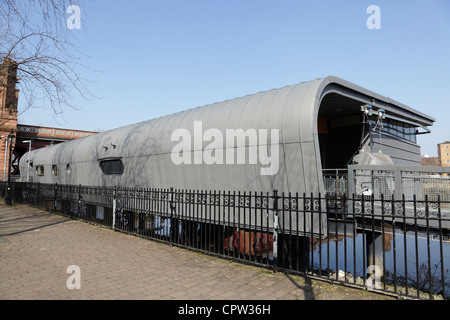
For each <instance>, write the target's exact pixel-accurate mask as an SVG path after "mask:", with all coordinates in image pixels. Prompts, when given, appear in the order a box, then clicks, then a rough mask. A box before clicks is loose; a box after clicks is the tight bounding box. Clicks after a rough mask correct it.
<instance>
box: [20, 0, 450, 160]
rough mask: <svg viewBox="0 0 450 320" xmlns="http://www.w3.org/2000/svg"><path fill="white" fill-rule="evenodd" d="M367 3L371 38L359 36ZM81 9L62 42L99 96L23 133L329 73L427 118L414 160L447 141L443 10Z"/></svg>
mask: <svg viewBox="0 0 450 320" xmlns="http://www.w3.org/2000/svg"><path fill="white" fill-rule="evenodd" d="M370 5H377V6H379V8H380V10H381V29H379V30H370V29H368V28H367V25H366V21H367V19H368V18H369V17H370V14H368V13H367V12H366V10H367V8H368V7H369V6H370ZM82 10H83V15H82V16H81V30H72V31H71V32H74V33H75V34H74V35H75V36H76V39H77V41H78V46H79V49H80V50H81V51H82V52H83V53H84V54H85V55H86V56H85V57H83V58H82V61H81V62H82V63H83V64H84V65H86V66H88V67H89V68H91V69H92V70H84V69H82V70H81V75H82V76H83V77H84V78H87V79H89V80H92V83H91V84H90V85H89V89H90V90H91V91H92V92H93V93H94V94H96V95H97V96H98V97H99V98H98V99H93V100H85V99H83V98H82V97H81V96H76V95H75V96H74V100H73V102H72V103H73V104H74V105H75V106H76V107H77V110H72V109H66V111H65V113H64V115H63V117H55V116H54V115H53V114H52V112H51V110H47V109H42V108H36V109H31V110H28V111H27V112H25V113H24V114H22V115H21V116H20V118H19V121H20V122H21V123H23V124H30V125H42V126H54V127H66V128H72V129H81V130H109V129H113V128H117V127H121V126H124V125H128V124H132V123H136V122H139V121H142V120H147V119H152V118H155V117H159V116H162V115H166V114H170V113H174V112H178V111H181V110H186V109H189V108H193V107H197V106H202V105H205V104H209V103H213V102H217V101H223V100H227V99H231V98H235V97H239V96H243V95H247V94H252V93H255V92H259V91H264V90H269V89H273V88H279V87H283V86H285V85H290V84H295V83H298V82H303V81H310V80H313V79H316V78H321V77H326V76H328V75H334V76H338V77H340V78H343V79H345V80H348V81H350V82H353V83H355V84H357V85H360V86H362V87H365V88H367V89H369V90H372V91H374V92H376V93H379V94H381V95H385V96H388V97H391V98H393V99H395V100H397V101H399V102H401V103H404V104H406V105H408V106H410V107H412V108H415V109H417V110H419V111H421V112H423V113H426V114H428V115H430V116H432V117H434V118H436V119H437V122H436V123H435V125H434V126H433V127H431V131H432V133H431V134H428V135H424V136H420V137H419V139H418V142H419V144H420V145H421V146H422V154H429V155H432V156H433V155H437V147H436V145H437V144H438V143H440V142H443V141H446V140H450V129H449V127H450V99H449V98H448V96H449V93H450V2H449V1H448V0H430V1H412V0H410V1H400V0H396V1H381V0H371V1H364V0H346V1H336V0H330V1H325V0H322V1H320V0H319V1H300V0H296V1H294V0H277V1H275V0H272V1H269V0H227V1H223V0H222V1H221V0H161V1H155V0H150V1H149V0H147V1H144V0H133V1H120V2H119V1H106V0H97V1H96V0H86V1H85V2H84V4H83V8H82ZM68 17H69V14H67V16H65V17H62V19H64V20H65V19H67V18H68ZM37 107H39V106H37ZM19 109H20V104H19Z"/></svg>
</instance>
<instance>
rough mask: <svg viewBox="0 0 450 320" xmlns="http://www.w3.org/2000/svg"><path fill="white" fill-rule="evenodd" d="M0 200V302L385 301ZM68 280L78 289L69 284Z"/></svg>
mask: <svg viewBox="0 0 450 320" xmlns="http://www.w3.org/2000/svg"><path fill="white" fill-rule="evenodd" d="M0 201H1V203H0V299H3V300H5V299H19V300H23V299H27V300H34V299H42V300H46V299H52V300H71V299H77V300H78V299H89V300H91V299H97V300H98V299H133V300H134V299H136V300H140V299H152V300H156V299H161V300H194V299H195V300H229V299H232V300H250V299H251V300H265V299H271V300H292V299H301V300H311V299H317V300H329V299H352V300H355V299H366V300H370V299H372V300H373V299H377V300H378V299H381V300H384V299H391V297H388V296H385V295H378V294H374V293H369V292H365V291H363V290H358V289H353V288H348V287H344V286H337V285H331V284H329V283H327V282H322V281H312V280H309V279H304V278H302V277H296V276H288V275H285V274H282V273H273V272H272V271H270V270H267V269H263V268H258V267H254V266H248V265H244V264H239V263H236V262H230V261H227V260H224V259H220V258H216V257H211V256H207V255H203V254H200V253H196V252H192V251H189V250H186V249H182V248H177V247H170V246H169V245H166V244H161V243H157V242H154V241H150V240H145V239H141V238H139V237H135V236H132V235H127V234H123V233H120V232H115V231H113V230H110V229H106V228H102V227H98V226H94V225H91V224H87V223H84V222H80V221H75V220H71V219H68V218H65V217H62V216H59V215H56V214H52V213H49V212H45V211H42V210H39V209H36V208H31V207H27V206H23V205H13V206H10V207H8V206H5V205H4V204H3V199H0ZM70 266H77V267H78V268H79V269H78V271H77V270H76V269H70V268H69V267H70ZM68 268H69V273H68V272H67V271H68ZM78 275H79V277H77V276H78ZM69 278H70V279H69ZM68 280H69V281H68ZM78 280H79V281H78ZM76 284H80V289H76V288H74V289H69V287H73V286H75V285H76Z"/></svg>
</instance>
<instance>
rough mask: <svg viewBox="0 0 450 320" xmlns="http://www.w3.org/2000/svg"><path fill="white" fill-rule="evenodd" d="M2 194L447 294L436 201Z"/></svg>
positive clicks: (315, 270) (223, 251) (168, 192)
mask: <svg viewBox="0 0 450 320" xmlns="http://www.w3.org/2000/svg"><path fill="white" fill-rule="evenodd" d="M0 186H1V187H0V192H1V193H2V194H1V195H2V196H3V195H4V192H5V188H6V184H5V183H3V184H1V185H0ZM11 193H12V197H13V202H15V203H24V204H29V205H32V206H36V207H39V208H42V209H46V210H50V211H52V212H56V213H59V214H62V215H65V216H68V217H72V218H75V219H80V220H83V221H87V222H90V223H95V224H99V225H103V226H106V227H109V228H113V229H114V230H118V231H121V232H126V233H130V234H134V235H138V236H141V237H144V238H149V239H153V240H157V241H160V242H164V243H167V244H170V245H176V246H180V247H185V248H189V249H194V250H198V251H200V252H204V253H207V254H211V255H217V256H220V257H222V258H227V259H233V260H236V261H241V262H245V263H250V264H255V265H258V266H263V267H266V268H271V269H274V270H280V271H283V272H287V273H295V274H300V275H303V276H306V277H312V278H318V279H322V280H327V281H331V282H338V283H341V284H344V285H350V286H356V287H359V288H362V289H366V290H374V291H378V292H382V293H390V294H395V295H399V296H407V297H415V298H420V299H436V298H444V299H445V298H446V299H448V298H449V293H450V284H449V272H448V268H449V266H450V261H449V259H450V241H449V236H450V232H449V228H450V214H449V213H448V212H446V211H445V210H443V208H445V207H448V201H442V200H440V199H436V200H435V199H433V200H429V199H428V198H427V197H425V198H424V199H420V201H419V200H416V199H415V198H413V199H412V200H408V199H405V198H404V197H403V199H402V200H400V201H399V200H396V199H395V198H394V197H392V196H391V197H386V199H385V198H384V197H383V196H381V198H380V199H375V198H374V197H373V196H371V197H352V198H348V197H346V196H345V195H337V194H336V195H335V196H334V197H333V196H331V195H330V194H328V195H326V196H322V195H320V194H319V195H305V194H302V195H299V194H284V193H278V192H277V191H276V190H274V191H273V192H271V193H254V192H235V191H199V190H175V189H142V188H100V187H87V186H67V185H48V184H31V183H15V182H14V183H12V184H11Z"/></svg>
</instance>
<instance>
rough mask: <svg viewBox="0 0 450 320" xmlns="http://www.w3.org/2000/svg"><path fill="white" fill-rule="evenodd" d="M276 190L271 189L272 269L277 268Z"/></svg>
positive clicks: (275, 270) (277, 225) (277, 224)
mask: <svg viewBox="0 0 450 320" xmlns="http://www.w3.org/2000/svg"><path fill="white" fill-rule="evenodd" d="M278 198H279V197H278V190H273V197H272V199H273V209H272V210H273V271H274V272H277V268H278V227H279V222H278Z"/></svg>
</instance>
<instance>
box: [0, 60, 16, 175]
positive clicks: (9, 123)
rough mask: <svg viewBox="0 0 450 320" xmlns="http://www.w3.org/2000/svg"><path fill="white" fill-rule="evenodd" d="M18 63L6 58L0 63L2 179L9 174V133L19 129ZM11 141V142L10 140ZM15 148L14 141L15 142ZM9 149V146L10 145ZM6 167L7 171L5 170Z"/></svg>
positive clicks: (0, 156)
mask: <svg viewBox="0 0 450 320" xmlns="http://www.w3.org/2000/svg"><path fill="white" fill-rule="evenodd" d="M16 83H17V64H16V63H15V62H14V61H12V60H10V59H8V58H6V59H5V60H4V61H3V63H2V64H0V137H1V140H0V179H2V180H3V179H4V178H5V179H6V178H7V174H8V157H9V150H6V151H7V152H6V159H5V149H6V144H7V143H6V142H7V140H8V135H9V134H10V133H11V130H13V132H14V133H16V130H17V103H18V98H19V90H18V89H16ZM8 143H9V142H8ZM13 148H14V143H13ZM8 149H9V146H8ZM5 168H6V171H5V170H4V169H5Z"/></svg>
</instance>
